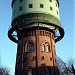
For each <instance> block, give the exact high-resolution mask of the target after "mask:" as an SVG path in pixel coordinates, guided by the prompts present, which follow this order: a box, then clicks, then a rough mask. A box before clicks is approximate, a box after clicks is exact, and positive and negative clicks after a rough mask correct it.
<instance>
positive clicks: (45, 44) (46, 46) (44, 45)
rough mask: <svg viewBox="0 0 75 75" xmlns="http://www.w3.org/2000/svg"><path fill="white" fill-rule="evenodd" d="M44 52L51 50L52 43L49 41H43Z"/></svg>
mask: <svg viewBox="0 0 75 75" xmlns="http://www.w3.org/2000/svg"><path fill="white" fill-rule="evenodd" d="M41 48H42V52H49V51H50V45H49V43H47V42H44V43H42V46H41Z"/></svg>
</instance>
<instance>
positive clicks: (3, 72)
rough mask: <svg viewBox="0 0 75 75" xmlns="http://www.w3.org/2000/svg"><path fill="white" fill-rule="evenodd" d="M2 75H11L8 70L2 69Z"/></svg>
mask: <svg viewBox="0 0 75 75" xmlns="http://www.w3.org/2000/svg"><path fill="white" fill-rule="evenodd" d="M0 75H10V74H9V70H8V69H7V68H0Z"/></svg>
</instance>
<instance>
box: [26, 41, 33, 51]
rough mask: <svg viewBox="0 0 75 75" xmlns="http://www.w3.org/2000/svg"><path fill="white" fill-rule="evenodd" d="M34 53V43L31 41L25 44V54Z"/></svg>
mask: <svg viewBox="0 0 75 75" xmlns="http://www.w3.org/2000/svg"><path fill="white" fill-rule="evenodd" d="M31 51H34V43H33V42H31V41H29V42H27V43H26V44H25V52H31Z"/></svg>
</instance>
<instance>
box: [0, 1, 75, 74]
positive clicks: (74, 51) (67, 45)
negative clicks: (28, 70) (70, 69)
mask: <svg viewBox="0 0 75 75" xmlns="http://www.w3.org/2000/svg"><path fill="white" fill-rule="evenodd" d="M59 2H60V19H61V25H62V26H63V28H64V31H65V36H64V38H63V39H62V40H61V41H59V42H57V43H56V53H57V56H59V57H60V58H61V59H62V60H63V61H67V60H68V59H70V58H74V57H75V43H74V42H75V40H74V37H75V35H74V32H75V30H74V28H75V26H74V24H75V23H74V17H75V15H74V11H75V8H74V7H75V6H74V2H75V0H60V1H59ZM11 21H12V8H11V0H0V67H7V68H8V69H9V71H10V73H11V75H14V70H15V61H16V52H17V44H16V43H14V42H12V41H11V40H10V39H9V38H8V36H7V33H8V30H9V27H10V26H11Z"/></svg>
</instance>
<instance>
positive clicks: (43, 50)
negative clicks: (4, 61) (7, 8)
mask: <svg viewBox="0 0 75 75" xmlns="http://www.w3.org/2000/svg"><path fill="white" fill-rule="evenodd" d="M56 33H58V35H56ZM63 36H64V30H63V28H62V27H61V26H60V18H59V1H58V0H12V23H11V28H10V29H9V31H8V37H9V38H10V39H11V40H12V41H13V42H15V43H17V45H18V46H17V57H16V67H15V75H59V73H58V69H57V60H56V51H55V43H56V42H58V41H60V40H61V39H62V38H63Z"/></svg>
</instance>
